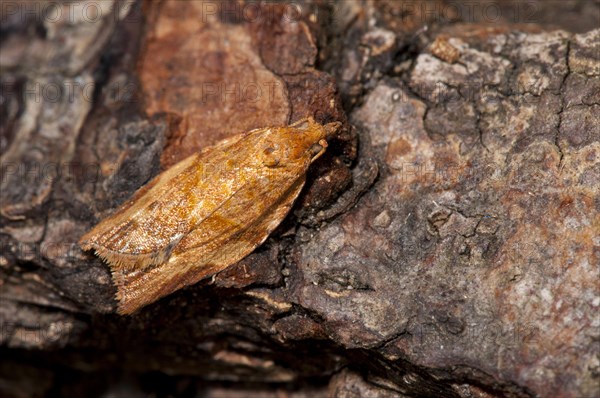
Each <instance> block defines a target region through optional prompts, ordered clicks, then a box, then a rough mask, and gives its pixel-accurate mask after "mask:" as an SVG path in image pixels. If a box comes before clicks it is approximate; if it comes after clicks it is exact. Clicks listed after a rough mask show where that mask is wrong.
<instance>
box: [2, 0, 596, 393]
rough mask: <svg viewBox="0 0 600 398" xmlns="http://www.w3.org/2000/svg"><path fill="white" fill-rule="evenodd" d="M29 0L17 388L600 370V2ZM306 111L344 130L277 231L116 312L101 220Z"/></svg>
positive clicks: (14, 205) (316, 386) (10, 112)
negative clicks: (225, 262) (241, 254)
mask: <svg viewBox="0 0 600 398" xmlns="http://www.w3.org/2000/svg"><path fill="white" fill-rule="evenodd" d="M509 3H510V4H509ZM11 4H12V5H11V7H12V8H11V7H4V8H3V10H2V25H3V28H2V37H1V46H2V47H1V52H0V68H1V70H2V75H1V78H0V79H1V84H2V92H1V94H2V98H1V100H2V101H1V103H0V106H1V108H0V116H1V123H0V132H1V136H0V138H1V141H0V144H1V145H0V151H1V154H2V181H1V191H0V198H1V203H0V216H1V219H0V247H1V248H2V251H1V254H0V294H1V296H0V297H1V301H0V327H1V332H0V346H1V347H0V355H1V358H2V360H1V361H0V395H2V396H9V397H12V396H14V397H32V396H64V397H71V396H95V395H101V394H104V396H115V397H136V396H146V395H147V394H154V396H163V395H165V396H167V395H169V394H170V395H177V396H206V397H276V396H289V397H405V396H406V397H496V396H505V397H534V396H541V397H592V396H597V395H598V394H599V393H600V389H599V387H598V385H599V383H600V379H599V377H600V361H599V355H600V350H599V343H598V342H599V339H600V334H599V327H600V319H599V316H598V309H599V308H598V307H600V293H599V289H600V286H599V283H600V282H599V267H600V237H599V233H598V231H600V195H599V193H598V187H599V186H600V66H599V65H600V55H599V54H600V30H592V29H593V28H594V27H595V25H594V24H595V23H597V19H596V18H594V16H598V13H599V9H598V4H597V3H593V2H561V3H556V4H554V3H552V4H554V5H553V6H544V5H543V4H542V3H541V2H533V1H532V2H528V3H527V5H528V7H532V8H527V9H525V8H519V7H522V5H519V4H518V3H517V4H515V3H514V2H506V3H504V2H500V3H493V2H483V3H481V7H484V5H485V4H488V8H487V11H488V12H491V11H494V10H496V9H497V10H500V11H498V12H500V15H501V16H502V17H501V18H494V19H490V17H489V15H490V14H489V13H488V14H483V13H482V11H481V10H482V9H485V8H480V11H479V12H478V11H476V9H472V12H473V14H467V13H466V11H465V10H466V9H467V6H468V4H466V3H465V5H461V6H460V7H459V6H457V5H456V3H455V2H452V4H448V3H446V2H441V1H440V2H426V3H418V2H399V1H389V2H387V1H380V2H369V1H364V2H362V1H345V2H341V3H339V4H330V3H328V2H318V1H315V2H300V3H286V4H279V5H273V4H263V3H260V4H258V3H248V2H246V3H243V2H242V3H238V2H233V1H232V2H209V1H204V2H202V1H193V2H166V3H162V4H158V3H157V2H152V3H140V2H116V3H111V2H109V1H105V2H101V3H97V2H95V3H93V4H95V6H94V7H96V8H95V9H96V11H97V13H96V14H94V13H93V10H92V9H91V8H90V7H91V6H89V4H90V3H85V2H81V3H77V4H78V5H77V6H69V7H67V5H66V4H61V5H57V6H56V7H59V8H57V9H58V10H59V11H62V13H61V14H60V17H55V16H54V15H56V14H51V12H52V10H51V9H48V8H47V7H46V8H45V7H43V6H42V5H41V3H31V2H14V3H11ZM99 4H101V5H102V8H98V5H99ZM424 4H425V5H424ZM490 4H491V6H494V7H497V8H493V9H492V8H489V7H491V6H490ZM569 4H570V6H569ZM13 6H14V7H13ZM423 7H425V8H423ZM511 7H512V8H511ZM552 7H554V8H552ZM569 7H570V8H569ZM25 10H34V11H31V12H25ZM67 10H70V12H67ZM490 10H491V11H490ZM519 10H520V13H519V12H518V11H519ZM84 12H85V13H84ZM82 15H83V16H85V17H82ZM94 15H95V16H96V17H95V18H93V16H94ZM468 15H472V16H471V17H467V16H468ZM555 15H559V16H558V17H555V18H553V17H552V16H555ZM590 15H591V16H592V17H590ZM486 16H487V19H486ZM577 16H579V18H576V17H577ZM574 21H576V22H574ZM424 26H427V27H428V29H423V27H424ZM549 26H550V27H549ZM558 28H562V29H563V30H561V29H558ZM338 90H339V91H338ZM306 115H313V116H315V117H316V118H317V119H318V120H319V121H321V122H328V121H332V120H340V121H342V122H343V123H344V129H343V131H342V132H341V133H340V135H339V136H338V137H337V138H336V139H335V140H333V142H332V143H331V147H330V149H329V150H328V152H327V156H324V157H323V158H322V159H320V160H319V162H318V164H315V167H314V168H313V169H312V171H311V175H310V176H309V182H308V184H307V186H306V188H305V190H304V192H303V194H302V196H301V198H299V200H298V201H297V203H296V205H295V207H294V211H293V213H292V214H290V216H289V217H288V218H287V219H286V220H285V221H284V223H283V224H282V225H281V227H280V228H279V229H278V230H277V232H276V233H274V234H273V235H272V236H271V238H269V240H268V241H267V242H266V243H265V244H264V245H263V246H262V247H261V248H259V249H258V250H257V251H256V252H255V253H253V254H251V255H250V256H249V257H247V258H246V259H244V260H243V261H241V262H240V263H238V264H236V265H234V266H232V267H231V268H229V269H227V270H225V271H224V272H222V273H220V274H218V275H216V276H215V277H214V278H213V279H211V280H207V281H203V282H201V283H199V284H198V285H196V286H192V287H189V288H187V289H184V290H182V291H180V292H177V293H176V294H173V295H172V296H169V297H167V298H165V299H163V300H160V301H159V302H157V303H155V304H153V305H151V306H149V307H147V308H145V309H144V310H142V311H141V312H139V313H138V314H136V315H134V316H132V317H119V316H117V315H114V309H115V302H114V298H113V297H114V293H115V288H114V286H113V285H112V281H111V278H110V273H109V271H108V268H107V266H106V265H105V264H103V263H102V262H101V261H100V260H99V259H97V258H95V257H94V256H92V255H91V254H90V253H84V252H82V251H81V250H80V249H79V248H78V247H77V245H76V243H75V242H77V240H78V238H79V236H81V234H82V233H83V232H85V231H86V230H87V229H89V228H90V227H91V226H92V225H93V224H94V223H95V222H96V221H97V220H99V219H101V218H102V217H103V216H105V215H106V214H110V212H111V210H112V209H114V208H115V207H116V206H117V205H118V204H119V203H121V202H123V201H124V200H126V199H127V198H128V197H129V196H130V195H131V194H132V193H133V192H134V191H135V190H136V189H137V188H139V187H140V186H142V185H143V184H144V183H145V182H147V181H148V180H149V179H150V178H151V177H152V176H154V175H156V173H158V172H159V171H160V170H161V169H164V168H166V167H168V166H169V165H172V164H173V163H174V162H176V161H177V160H180V159H182V158H183V157H185V156H186V155H188V154H189V153H192V152H194V151H196V150H198V149H201V148H202V147H204V146H206V145H210V144H212V143H214V142H216V141H218V140H219V139H222V138H224V137H226V136H228V135H231V134H234V133H236V132H239V131H244V130H248V129H251V128H255V127H261V126H264V125H269V124H284V123H287V122H290V121H294V120H296V119H298V118H300V117H303V116H306ZM202 394H203V395H202Z"/></svg>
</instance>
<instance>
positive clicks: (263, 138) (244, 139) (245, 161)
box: [79, 117, 340, 314]
mask: <svg viewBox="0 0 600 398" xmlns="http://www.w3.org/2000/svg"><path fill="white" fill-rule="evenodd" d="M339 127H340V123H338V122H334V123H329V124H325V125H321V124H319V123H317V122H315V121H314V120H313V119H312V118H310V117H309V118H306V119H302V120H299V121H297V122H295V123H293V124H291V125H289V126H285V127H267V128H260V129H256V130H252V131H249V132H246V133H243V134H239V135H236V136H233V137H230V138H227V139H225V140H223V141H221V142H219V143H217V144H216V145H214V146H211V147H207V148H205V149H204V150H202V151H201V152H198V153H196V154H194V155H192V156H190V157H188V158H186V159H184V160H182V161H180V162H179V163H177V164H175V165H174V166H172V167H171V168H169V169H168V170H166V171H164V172H162V173H161V174H159V175H158V176H156V177H155V178H154V179H152V180H151V181H150V182H149V183H148V184H146V185H145V186H143V187H142V188H140V189H139V190H138V191H137V192H136V193H135V194H134V195H133V196H132V198H131V199H130V200H128V201H127V202H125V203H124V204H123V205H121V206H120V207H119V208H118V209H117V210H116V211H115V212H114V214H112V215H111V216H109V217H107V218H106V219H104V220H102V221H101V222H100V223H98V224H97V225H96V226H95V227H94V228H92V229H91V230H90V231H89V232H87V233H86V234H85V235H83V236H82V237H81V239H80V241H79V245H80V246H81V248H82V249H83V250H91V249H93V250H94V251H95V253H96V254H97V255H98V256H99V257H101V258H102V259H103V260H104V261H106V262H107V263H108V265H109V267H110V270H111V273H112V278H113V281H114V283H115V285H116V286H117V296H116V298H117V302H118V309H117V311H118V312H119V313H120V314H131V313H133V312H135V311H137V310H138V309H140V308H142V307H144V306H145V305H148V304H150V303H152V302H154V301H156V300H158V299H159V298H161V297H164V296H166V295H168V294H170V293H172V292H174V291H176V290H178V289H181V288H182V287H185V286H188V285H191V284H194V283H196V282H198V281H199V280H201V279H203V278H206V277H208V276H211V275H214V274H215V273H217V272H219V271H222V270H223V269H225V268H227V267H228V266H230V265H232V264H234V263H236V262H237V261H239V260H241V259H242V258H244V257H246V256H247V255H248V254H250V253H251V252H252V251H253V250H254V249H255V248H256V247H257V246H259V245H260V244H262V243H263V242H264V241H265V240H266V238H267V237H268V236H269V234H270V233H271V232H272V231H273V230H274V229H275V228H276V227H277V226H278V225H279V224H280V223H281V221H282V220H283V219H284V217H285V216H286V214H287V213H288V211H289V210H290V208H291V207H292V204H293V203H294V200H295V199H296V197H297V196H298V194H299V193H300V190H301V189H302V187H303V185H304V182H305V178H306V172H307V169H308V167H309V166H310V164H311V163H312V162H314V161H315V160H316V159H317V158H319V157H320V156H321V155H322V154H323V153H324V152H325V150H326V148H327V139H328V138H330V137H332V136H333V135H334V134H335V132H336V131H337V130H338V128H339Z"/></svg>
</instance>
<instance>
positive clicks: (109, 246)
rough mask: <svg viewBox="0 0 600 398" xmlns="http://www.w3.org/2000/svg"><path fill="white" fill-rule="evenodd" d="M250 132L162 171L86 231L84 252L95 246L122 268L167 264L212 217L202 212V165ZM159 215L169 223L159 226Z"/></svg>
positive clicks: (83, 245) (99, 251)
mask: <svg viewBox="0 0 600 398" xmlns="http://www.w3.org/2000/svg"><path fill="white" fill-rule="evenodd" d="M247 135H248V133H244V134H240V135H236V136H233V137H231V138H228V139H226V140H224V141H221V142H220V143H219V144H217V145H216V146H214V147H209V148H207V149H206V150H205V151H203V152H200V153H198V154H195V155H192V156H190V157H188V158H186V159H184V160H182V161H181V162H179V163H177V164H176V165H174V166H173V167H171V168H170V169H168V170H166V171H165V172H163V173H161V174H159V175H158V176H157V177H155V178H154V179H153V180H152V181H151V182H150V183H148V184H147V185H146V186H144V187H143V188H142V189H141V190H140V191H138V192H137V193H136V194H135V195H134V196H133V197H132V198H131V199H130V200H128V201H127V202H125V203H124V204H123V205H121V207H120V208H119V209H118V210H117V211H116V212H115V213H114V214H113V215H111V216H110V217H107V218H106V219H104V220H103V221H102V222H100V223H99V224H98V225H96V226H95V227H94V228H93V229H92V230H90V231H89V232H88V233H86V234H85V235H84V236H83V237H82V238H81V240H80V241H79V244H80V245H81V247H82V248H83V249H84V250H89V249H94V250H95V251H96V253H97V254H98V255H99V256H100V257H101V258H103V259H104V260H105V261H107V262H108V264H109V265H111V266H112V267H115V268H117V269H118V268H124V269H128V270H132V269H144V268H147V267H150V266H153V265H158V264H161V263H163V262H165V261H166V260H167V259H168V258H169V256H170V254H171V251H172V250H173V248H174V247H175V246H176V245H177V244H178V242H179V240H180V239H181V238H182V237H183V236H185V234H186V233H188V232H189V231H190V230H191V229H192V228H193V227H194V225H195V224H196V223H198V222H201V221H202V218H204V217H206V216H208V215H209V213H207V212H205V213H203V212H202V211H198V203H199V202H200V201H202V200H203V199H204V198H203V196H208V195H210V193H206V194H203V193H202V192H199V189H198V188H199V186H201V181H200V179H202V178H203V173H201V172H199V171H198V169H199V168H200V167H203V166H204V165H206V163H207V162H208V163H210V159H211V158H215V157H219V156H220V155H221V154H222V153H223V152H224V149H225V148H227V147H229V146H231V145H235V144H236V143H237V142H238V141H239V140H240V139H241V138H243V137H244V136H247ZM200 207H201V206H200ZM205 208H206V209H208V208H209V207H205ZM190 215H193V216H192V217H190ZM157 219H160V220H169V222H168V223H162V224H161V225H160V228H157V227H156V226H157V223H156V220H157Z"/></svg>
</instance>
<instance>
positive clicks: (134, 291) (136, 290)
mask: <svg viewBox="0 0 600 398" xmlns="http://www.w3.org/2000/svg"><path fill="white" fill-rule="evenodd" d="M292 181H293V184H292V185H291V186H289V188H288V189H287V191H284V192H282V195H280V196H277V197H276V199H275V201H274V202H273V203H272V204H271V205H270V206H264V207H263V205H264V204H263V205H261V206H252V207H248V205H251V203H249V202H248V201H246V202H245V203H241V202H238V201H236V200H235V199H234V202H233V203H232V206H223V207H222V209H227V210H226V211H224V212H218V211H217V212H215V213H213V215H212V216H210V217H208V218H206V219H205V220H204V221H203V222H202V223H201V224H200V226H199V228H197V229H196V230H194V231H192V232H191V233H190V234H189V236H186V238H185V241H184V240H182V241H181V242H180V245H182V247H181V248H176V249H175V250H174V252H173V255H172V256H171V258H170V259H169V261H168V262H166V263H165V264H162V265H159V266H157V267H155V268H153V269H150V270H147V271H143V272H140V271H133V272H126V271H119V270H115V271H113V279H114V280H115V283H116V285H117V289H118V292H117V299H118V302H119V308H118V311H119V313H120V314H130V313H133V312H135V311H136V310H138V309H139V308H141V307H143V306H145V305H147V304H149V303H152V302H154V301H156V300H157V299H159V298H161V297H164V296H166V295H168V294H170V293H172V292H174V291H175V290H177V289H180V288H182V287H184V286H188V285H191V284H194V283H196V282H198V281H199V280H201V279H203V278H206V277H207V276H210V275H212V274H215V273H217V272H219V271H221V270H223V269H225V268H226V267H228V266H229V265H231V264H234V263H236V262H237V261H239V260H241V259H242V258H244V257H246V256H247V255H248V254H250V253H251V252H252V251H253V250H254V249H255V248H256V247H257V246H259V245H260V244H262V243H263V242H264V241H265V239H266V238H267V237H268V236H269V234H270V233H271V232H272V231H273V230H274V229H275V228H276V227H277V225H279V223H280V222H281V221H282V220H283V218H284V217H285V216H286V214H287V213H288V212H289V210H290V208H291V207H292V205H293V203H294V200H295V199H296V197H297V196H298V194H299V193H300V190H301V189H302V186H303V185H304V175H303V174H302V175H301V176H299V177H297V179H296V180H295V181H294V180H292ZM257 197H259V198H260V196H257ZM238 199H239V197H238ZM234 203H235V204H234ZM240 211H243V212H242V213H240ZM241 214H244V216H240V215H241ZM233 219H236V221H235V222H232V221H230V220H233ZM184 247H185V249H184Z"/></svg>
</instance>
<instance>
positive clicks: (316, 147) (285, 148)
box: [261, 118, 341, 167]
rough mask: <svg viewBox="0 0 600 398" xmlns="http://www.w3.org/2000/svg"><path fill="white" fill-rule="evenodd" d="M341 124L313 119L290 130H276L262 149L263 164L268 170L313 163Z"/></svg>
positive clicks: (270, 132)
mask: <svg viewBox="0 0 600 398" xmlns="http://www.w3.org/2000/svg"><path fill="white" fill-rule="evenodd" d="M340 126H341V124H340V123H338V122H335V123H329V124H326V125H321V124H319V123H317V122H315V121H314V120H313V119H312V118H306V119H302V120H299V121H297V122H296V123H294V124H291V125H289V126H287V127H280V128H273V129H271V130H270V131H269V134H267V136H266V138H265V141H264V145H263V147H262V152H261V157H262V163H263V164H264V165H265V166H267V167H282V166H285V165H286V164H290V163H297V162H302V163H311V162H313V161H315V160H316V159H317V158H319V157H320V156H321V155H322V154H323V153H324V152H325V149H326V148H327V138H329V137H332V136H333V135H334V134H335V132H336V131H337V130H338V128H339V127H340Z"/></svg>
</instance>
